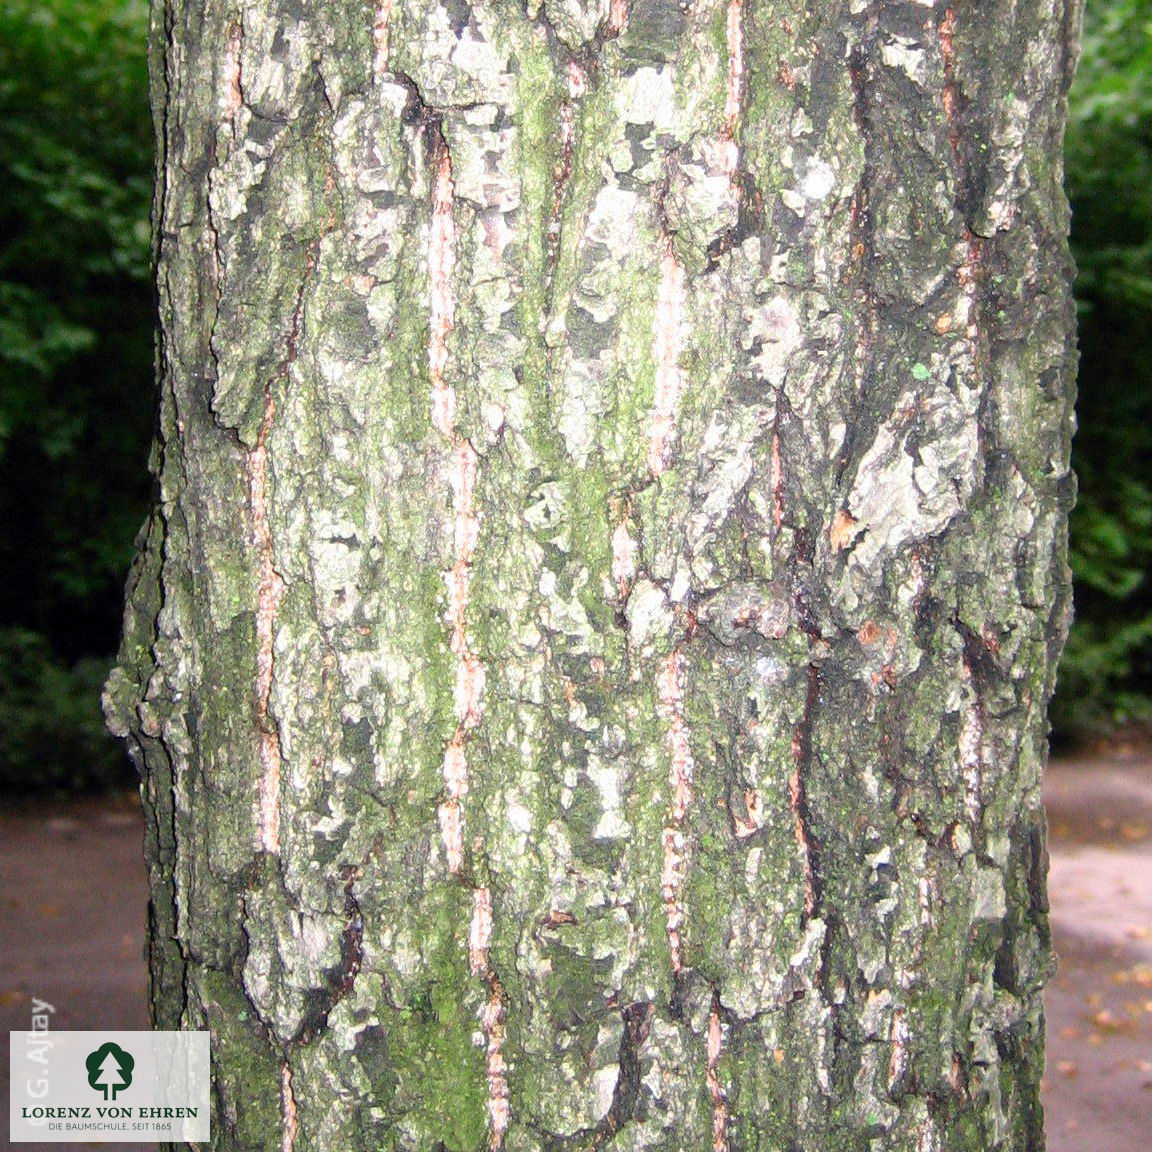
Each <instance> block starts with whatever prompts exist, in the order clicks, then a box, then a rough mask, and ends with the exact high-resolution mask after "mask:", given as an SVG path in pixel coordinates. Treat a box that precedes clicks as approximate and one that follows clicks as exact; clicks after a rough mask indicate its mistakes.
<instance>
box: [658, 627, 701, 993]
mask: <svg viewBox="0 0 1152 1152" xmlns="http://www.w3.org/2000/svg"><path fill="white" fill-rule="evenodd" d="M683 672H684V656H683V654H682V653H681V651H680V649H679V648H677V649H675V650H674V651H673V652H672V653H671V654H670V655H669V656H668V657H667V658H666V659H665V661H664V662H663V664H662V665H661V667H660V672H659V674H658V675H657V678H656V693H657V699H658V701H659V705H660V712H661V715H662V716H663V718H664V719H665V720H666V721H667V723H668V745H669V749H670V751H671V753H672V764H671V768H670V770H669V782H670V784H671V787H672V807H671V812H670V814H669V815H670V819H669V824H668V827H666V828H665V829H664V864H663V868H662V870H661V873H660V892H661V895H662V896H663V898H664V912H665V920H666V923H667V933H668V950H669V953H670V955H671V959H672V974H673V976H674V977H678V976H679V974H680V971H681V969H682V967H683V959H682V956H681V938H680V930H681V928H682V927H683V925H684V908H683V904H682V900H683V895H684V880H685V873H686V870H687V860H686V856H685V847H686V840H685V836H684V821H685V818H686V816H687V814H688V807H689V805H690V804H691V802H692V772H693V767H694V765H693V761H692V749H691V746H690V743H689V731H688V725H687V723H686V722H685V720H684V685H683Z"/></svg>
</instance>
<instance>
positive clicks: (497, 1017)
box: [468, 888, 510, 1149]
mask: <svg viewBox="0 0 1152 1152" xmlns="http://www.w3.org/2000/svg"><path fill="white" fill-rule="evenodd" d="M491 941H492V894H491V892H490V890H489V889H488V888H476V889H475V890H474V891H473V893H472V923H471V926H470V927H469V930H468V964H469V966H470V967H471V969H472V972H473V973H474V974H475V975H477V976H482V977H483V978H484V981H485V983H486V984H487V985H488V999H487V1001H486V1002H485V1004H484V1007H483V1008H482V1009H481V1011H480V1024H481V1027H482V1028H483V1030H484V1041H485V1048H486V1056H485V1074H486V1076H487V1080H488V1119H489V1123H490V1124H491V1132H490V1133H489V1146H490V1147H492V1148H494V1149H495V1148H500V1147H501V1145H502V1144H503V1143H504V1133H505V1132H506V1131H507V1130H508V1121H509V1118H510V1104H509V1098H510V1093H509V1090H508V1065H507V1062H506V1060H505V1058H504V1022H505V1019H506V1016H507V1008H506V1006H505V996H504V987H503V985H502V984H501V982H500V978H499V977H498V976H497V974H496V972H495V970H494V969H493V968H492V965H491V962H490V960H489V954H488V949H489V946H490V944H491Z"/></svg>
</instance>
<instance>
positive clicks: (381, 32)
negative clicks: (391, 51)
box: [372, 0, 395, 79]
mask: <svg viewBox="0 0 1152 1152" xmlns="http://www.w3.org/2000/svg"><path fill="white" fill-rule="evenodd" d="M394 3H395V0H379V2H378V3H377V5H376V18H375V20H374V21H373V23H372V44H373V46H374V47H375V53H374V55H373V57H372V71H373V73H374V74H375V76H376V78H377V79H379V78H380V77H381V76H383V75H384V73H385V72H387V71H388V25H389V24H390V23H391V20H392V6H393V4H394Z"/></svg>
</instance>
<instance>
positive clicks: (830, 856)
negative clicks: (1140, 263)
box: [107, 0, 1078, 1152]
mask: <svg viewBox="0 0 1152 1152" xmlns="http://www.w3.org/2000/svg"><path fill="white" fill-rule="evenodd" d="M1077 20H1078V11H1077V4H1076V0H989V2H988V3H985V4H982V5H980V6H976V5H971V4H970V5H962V4H959V3H957V4H956V8H955V10H953V9H951V8H947V9H946V8H945V6H944V5H943V4H936V5H932V4H930V3H926V2H925V0H909V2H907V3H894V2H893V3H873V4H868V3H866V2H865V0H841V2H835V0H829V2H827V3H809V4H807V5H798V4H794V3H788V2H783V0H755V2H754V0H727V2H721V0H700V2H698V3H688V4H678V3H675V2H673V0H611V3H608V2H607V0H599V2H596V0H543V3H541V0H527V2H526V5H523V6H522V5H516V4H512V3H503V4H496V3H493V2H489V3H478V4H474V5H471V6H470V5H469V4H468V3H467V2H465V0H412V2H410V3H394V2H393V0H380V3H379V6H378V7H377V8H376V9H375V11H372V10H370V9H369V8H368V7H367V6H366V5H365V4H364V3H362V2H357V3H352V2H349V0H343V2H325V3H312V2H311V0H305V2H301V0H254V2H252V3H250V4H248V5H246V6H238V5H230V4H226V3H221V2H219V0H208V2H207V3H202V2H196V3H193V2H191V0H167V2H166V3H158V4H157V5H156V6H155V17H154V21H155V27H154V30H153V41H152V43H153V48H152V53H153V88H154V106H155V110H156V121H157V132H158V140H159V145H160V165H159V176H160V179H159V183H158V192H157V208H156V221H157V246H158V266H159V285H160V315H161V341H160V354H159V365H160V380H161V397H162V400H161V415H160V436H159V446H158V448H157V451H156V455H155V460H154V464H155V468H156V471H157V474H158V476H159V499H158V504H157V509H156V513H155V516H154V518H153V520H152V522H151V524H150V525H149V526H148V528H147V531H146V533H145V534H144V535H143V537H142V541H141V550H140V556H139V559H138V562H137V566H136V568H135V571H134V574H133V577H132V580H131V582H130V589H129V594H128V607H127V612H126V629H125V639H124V647H123V652H122V657H121V662H120V665H119V667H118V668H117V669H116V671H115V672H114V673H113V676H112V679H111V680H110V682H109V688H108V693H107V709H108V713H109V716H110V723H111V724H112V726H113V728H114V729H115V730H116V731H117V732H119V733H120V734H121V735H126V736H127V737H128V740H129V744H130V747H131V749H132V750H133V753H134V755H135V757H136V759H137V763H138V764H139V765H140V767H141V770H142V772H143V781H144V782H143V793H144V801H145V810H146V813H147V818H148V836H147V855H148V862H149V866H150V869H151V882H152V924H151V970H152V1000H153V1011H154V1016H155V1021H156V1023H157V1025H158V1026H162V1027H169V1028H172V1027H188V1028H202V1027H207V1028H210V1029H211V1031H212V1035H213V1052H214V1067H215V1097H214V1117H213V1123H214V1130H213V1145H212V1146H213V1147H214V1148H220V1149H248V1148H253V1149H255V1148H261V1149H263V1148H267V1149H281V1150H283V1152H291V1150H295V1152H304V1150H305V1149H317V1150H320V1149H325V1150H327V1149H339V1150H344V1149H361V1148H363V1149H369V1148H371V1149H395V1150H427V1152H432V1150H434V1149H444V1150H450V1152H473V1150H476V1149H480V1148H483V1147H484V1146H486V1145H491V1146H492V1147H494V1148H499V1147H503V1148H505V1149H508V1150H518V1152H519V1150H523V1152H528V1150H533V1152H536V1150H539V1152H544V1150H549V1152H551V1150H559V1149H585V1148H602V1149H611V1150H618V1152H623V1150H626V1149H627V1150H632V1149H666V1150H693V1152H695V1150H699V1149H706V1148H709V1147H711V1148H713V1149H717V1150H720V1149H731V1150H732V1152H736V1150H745V1149H746V1150H753V1149H759V1150H764V1152H768V1150H773V1152H777V1150H791V1149H804V1150H809V1149H820V1150H821V1152H836V1150H844V1152H858V1150H860V1149H874V1150H880V1149H885V1150H886V1149H899V1150H902V1152H903V1150H907V1152H912V1150H916V1152H930V1150H931V1152H935V1150H961V1149H963V1150H967V1152H985V1150H987V1149H1020V1150H1023V1149H1039V1148H1042V1146H1043V1125H1042V1118H1041V1112H1040V1104H1039V1082H1040V1075H1041V1072H1042V1070H1043V1061H1044V1055H1043V1021H1042V1015H1041V1003H1040V991H1041V988H1042V986H1043V984H1044V982H1045V981H1046V980H1047V978H1048V977H1049V975H1050V974H1051V971H1052V954H1051V948H1050V943H1049V934H1048V917H1047V903H1046V897H1045V863H1046V858H1045V847H1044V844H1045V831H1044V815H1043V810H1042V807H1041V798H1040V782H1041V773H1042V769H1043V765H1044V761H1045V757H1046V732H1047V726H1046V720H1045V710H1046V705H1047V701H1048V697H1049V694H1050V692H1051V689H1052V683H1053V677H1054V671H1055V665H1056V658H1057V655H1058V653H1059V650H1060V647H1061V644H1062V642H1063V639H1064V635H1065V631H1066V627H1067V621H1068V613H1069V599H1070V596H1069V575H1068V570H1067V566H1066V564H1065V518H1066V513H1067V510H1068V507H1069V504H1070V502H1071V500H1072V494H1073V482H1072V478H1071V476H1070V473H1069V469H1068V448H1069V437H1070V434H1071V429H1072V415H1071V405H1072V376H1073V367H1074V353H1073V344H1072V330H1073V309H1072V306H1071V304H1070V299H1069V291H1068V282H1069V259H1068V255H1067V250H1066V244H1065V237H1066V232H1067V224H1068V214H1067V208H1066V204H1065V200H1064V196H1063V193H1062V191H1061V158H1060V149H1061V137H1062V130H1063V119H1064V97H1065V93H1066V91H1067V87H1068V84H1069V80H1070V75H1071V71H1072V67H1073V64H1074V59H1075V54H1076V38H1077Z"/></svg>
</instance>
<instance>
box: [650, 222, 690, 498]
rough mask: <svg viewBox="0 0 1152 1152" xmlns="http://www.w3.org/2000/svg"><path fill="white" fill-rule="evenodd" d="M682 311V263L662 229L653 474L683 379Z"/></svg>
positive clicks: (670, 429)
mask: <svg viewBox="0 0 1152 1152" xmlns="http://www.w3.org/2000/svg"><path fill="white" fill-rule="evenodd" d="M683 315H684V267H683V265H681V263H680V262H679V261H678V260H677V259H676V253H675V251H674V250H673V247H672V237H671V235H669V234H668V233H665V236H664V256H663V258H662V259H661V261H660V288H659V290H658V292H657V296H656V319H655V322H654V325H653V329H654V331H653V346H652V356H653V359H654V360H655V362H656V389H655V397H654V400H653V405H654V412H653V416H652V430H651V432H650V434H649V439H648V468H649V470H650V471H651V472H652V474H653V475H654V476H658V475H660V473H661V472H663V471H664V466H665V456H666V453H667V450H668V441H669V439H670V438H671V436H672V433H673V431H674V430H675V427H676V409H677V405H678V404H679V401H680V389H681V386H682V383H683V380H682V378H681V375H680V364H679V360H680V349H681V345H682V342H683V335H682V333H681V324H682V322H683Z"/></svg>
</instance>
